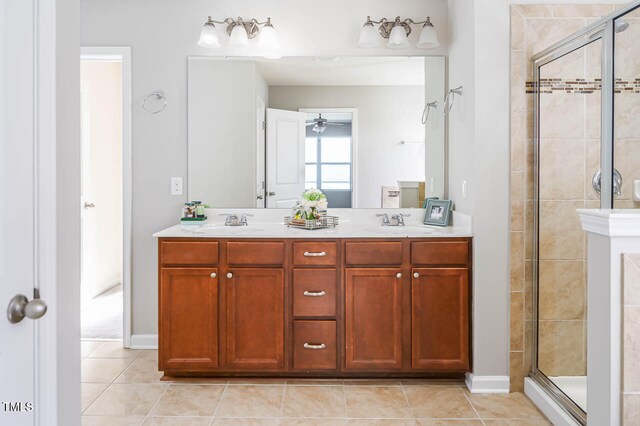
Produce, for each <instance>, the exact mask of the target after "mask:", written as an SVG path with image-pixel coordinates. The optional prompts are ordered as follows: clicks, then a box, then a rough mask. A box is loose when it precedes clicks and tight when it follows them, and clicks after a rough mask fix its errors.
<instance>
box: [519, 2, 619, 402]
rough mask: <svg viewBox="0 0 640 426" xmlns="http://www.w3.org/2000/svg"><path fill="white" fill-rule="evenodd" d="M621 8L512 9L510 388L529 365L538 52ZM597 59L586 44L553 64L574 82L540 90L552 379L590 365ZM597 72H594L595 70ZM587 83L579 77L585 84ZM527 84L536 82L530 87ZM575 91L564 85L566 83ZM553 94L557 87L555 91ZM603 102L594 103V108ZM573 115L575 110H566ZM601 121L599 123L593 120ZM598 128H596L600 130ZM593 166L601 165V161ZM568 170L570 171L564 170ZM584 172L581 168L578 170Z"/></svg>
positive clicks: (543, 365)
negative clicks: (588, 229) (583, 219)
mask: <svg viewBox="0 0 640 426" xmlns="http://www.w3.org/2000/svg"><path fill="white" fill-rule="evenodd" d="M613 10H614V6H612V5H549V6H544V5H514V6H512V9H511V234H510V235H511V347H510V372H511V390H512V391H520V390H522V389H523V385H524V377H525V376H526V375H527V374H528V372H529V370H530V368H531V333H532V323H531V319H532V310H533V306H532V289H533V283H532V275H533V269H532V263H531V259H532V252H533V238H532V235H533V203H532V199H533V151H532V142H531V138H532V134H533V132H532V119H533V103H532V95H531V94H528V93H527V89H530V88H531V85H530V83H531V81H532V77H533V76H532V74H533V72H532V65H531V57H532V56H533V55H534V54H536V53H537V52H539V51H541V50H543V49H544V48H546V47H549V46H551V45H552V44H554V43H556V42H558V41H560V40H561V39H563V38H564V37H566V36H568V35H570V34H572V33H574V32H576V31H578V30H580V29H581V28H583V27H584V26H586V25H588V24H589V23H591V22H593V21H594V20H597V19H598V18H600V17H601V16H604V15H607V14H609V13H611V12H612V11H613ZM598 63H599V56H597V52H596V49H593V48H592V49H584V51H582V52H578V53H577V54H576V55H575V56H573V57H570V58H569V57H567V58H566V59H565V60H564V61H563V62H562V63H561V62H558V64H556V65H557V66H556V65H553V66H552V67H550V68H548V69H549V73H550V74H549V77H550V78H551V77H553V78H560V79H561V80H560V81H556V82H550V83H549V84H554V85H557V84H565V85H567V84H568V87H564V88H563V89H562V90H553V91H552V92H553V93H549V94H547V95H544V96H542V99H541V102H542V105H543V111H544V115H543V117H542V120H543V122H544V129H542V133H541V138H542V139H543V140H542V141H541V151H542V155H543V157H544V158H546V159H550V160H552V163H545V164H544V165H543V167H542V168H541V182H545V183H544V184H543V185H546V186H542V187H541V189H542V192H543V198H545V199H544V200H541V205H540V208H541V218H543V220H544V222H541V230H544V232H542V233H541V235H540V245H541V259H543V260H544V265H541V276H540V282H541V289H540V290H541V291H540V299H541V310H540V319H541V322H540V339H539V354H540V356H539V359H540V369H541V370H542V371H544V372H545V373H546V374H548V375H584V374H585V370H586V355H585V345H586V339H585V336H586V322H585V313H586V311H585V305H586V298H585V284H584V283H585V282H586V272H585V270H586V265H585V263H586V262H585V258H586V256H585V253H586V250H585V244H586V243H585V238H584V235H583V232H582V229H581V226H580V221H579V218H578V215H577V214H576V213H575V209H576V208H584V207H588V208H589V207H597V206H598V203H597V201H595V200H596V199H597V196H596V195H595V194H594V193H593V190H592V189H591V188H590V186H589V185H590V181H591V175H592V174H593V171H594V170H591V169H593V167H596V169H597V166H596V165H597V163H598V162H599V156H598V150H597V149H594V148H596V147H598V146H599V127H598V126H599V119H598V118H599V116H598V115H597V114H599V107H598V108H597V109H596V107H597V105H598V101H599V99H600V92H599V90H595V88H594V90H591V91H586V92H590V93H585V91H584V90H581V89H582V86H585V84H583V83H582V81H584V82H585V83H587V79H590V80H589V81H590V82H591V83H593V84H594V85H597V83H596V80H595V79H596V78H599V77H600V75H599V68H597V65H598ZM596 71H597V73H596ZM578 79H581V80H578ZM528 82H529V84H527V83H528ZM572 87H573V88H574V90H566V89H567V88H569V89H571V88H572ZM550 91H551V90H550ZM594 105H596V107H594ZM567 111H570V113H567ZM594 117H595V119H594ZM596 125H597V126H596ZM594 163H595V164H594ZM565 166H566V167H565ZM576 170H579V171H580V173H576Z"/></svg>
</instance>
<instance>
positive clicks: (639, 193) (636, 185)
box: [633, 180, 640, 203]
mask: <svg viewBox="0 0 640 426" xmlns="http://www.w3.org/2000/svg"><path fill="white" fill-rule="evenodd" d="M633 201H635V202H636V203H637V202H640V180H634V181H633Z"/></svg>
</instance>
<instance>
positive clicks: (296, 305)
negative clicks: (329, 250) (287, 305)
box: [293, 269, 337, 317]
mask: <svg viewBox="0 0 640 426" xmlns="http://www.w3.org/2000/svg"><path fill="white" fill-rule="evenodd" d="M336 281H337V276H336V270H335V269H294V270H293V315H294V316H296V317H334V316H335V315H336V287H337V285H336Z"/></svg>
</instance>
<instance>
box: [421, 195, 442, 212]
mask: <svg viewBox="0 0 640 426" xmlns="http://www.w3.org/2000/svg"><path fill="white" fill-rule="evenodd" d="M439 199H440V198H438V197H427V198H425V199H424V202H423V203H422V208H423V209H426V208H427V203H428V202H429V200H439Z"/></svg>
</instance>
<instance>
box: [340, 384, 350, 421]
mask: <svg viewBox="0 0 640 426" xmlns="http://www.w3.org/2000/svg"><path fill="white" fill-rule="evenodd" d="M342 397H343V398H344V413H345V415H346V416H347V424H349V423H350V422H349V420H348V419H349V404H347V390H346V388H345V386H344V382H342Z"/></svg>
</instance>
